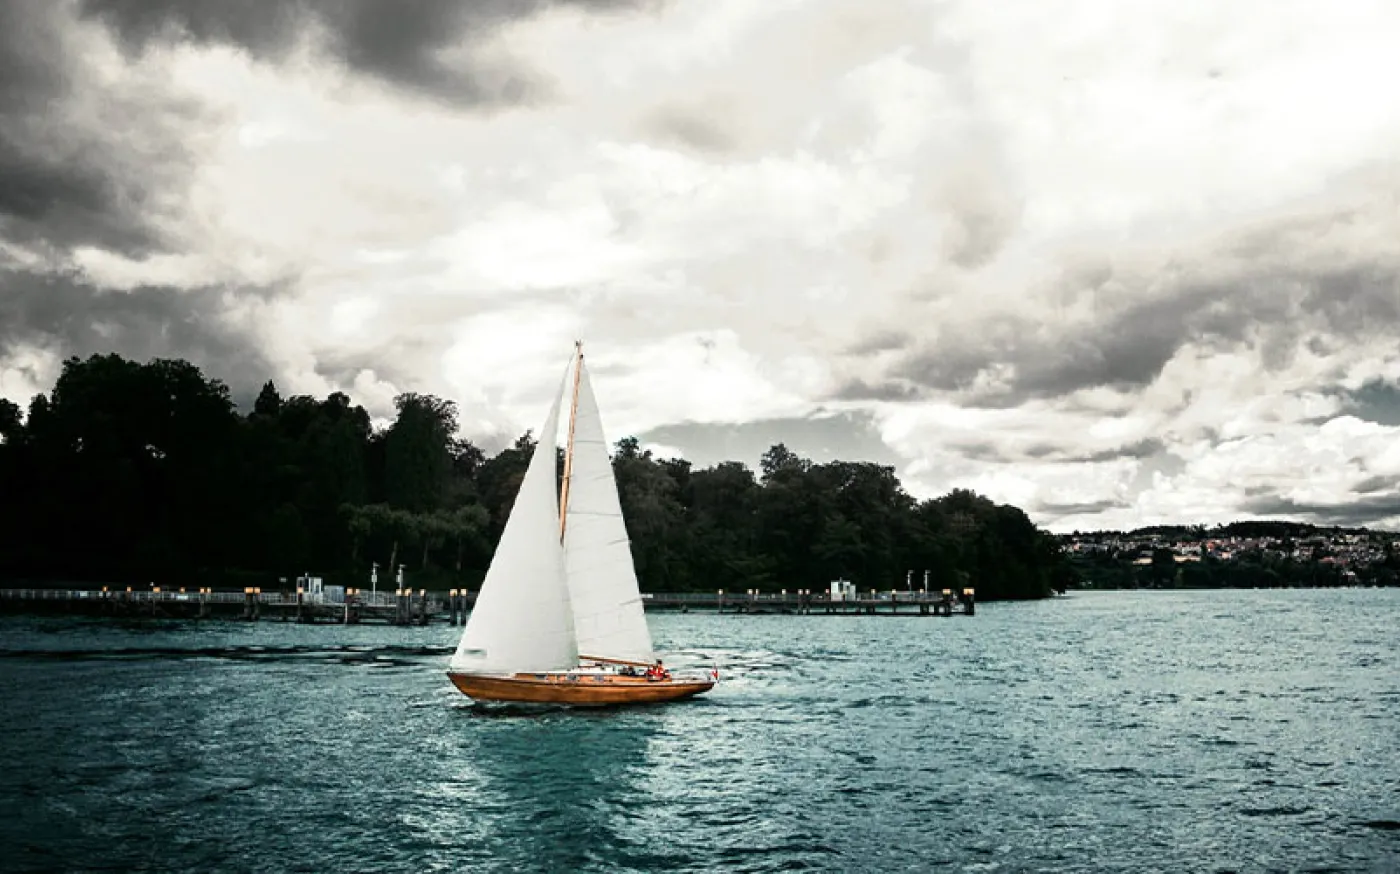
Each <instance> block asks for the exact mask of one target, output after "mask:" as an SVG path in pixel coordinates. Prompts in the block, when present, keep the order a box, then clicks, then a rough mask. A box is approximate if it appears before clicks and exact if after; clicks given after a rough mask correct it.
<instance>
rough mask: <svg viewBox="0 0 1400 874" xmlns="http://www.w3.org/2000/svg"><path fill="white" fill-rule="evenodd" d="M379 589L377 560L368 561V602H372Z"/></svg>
mask: <svg viewBox="0 0 1400 874" xmlns="http://www.w3.org/2000/svg"><path fill="white" fill-rule="evenodd" d="M378 591H379V562H377V561H372V562H370V563H369V602H370V603H371V604H373V603H374V596H375V594H376V593H377V592H378Z"/></svg>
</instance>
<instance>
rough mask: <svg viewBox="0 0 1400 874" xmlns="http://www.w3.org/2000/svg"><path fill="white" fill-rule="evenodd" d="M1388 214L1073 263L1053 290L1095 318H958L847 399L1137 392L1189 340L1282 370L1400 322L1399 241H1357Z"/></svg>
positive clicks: (1013, 400) (1014, 399)
mask: <svg viewBox="0 0 1400 874" xmlns="http://www.w3.org/2000/svg"><path fill="white" fill-rule="evenodd" d="M1381 221H1387V222H1389V223H1392V224H1393V223H1394V217H1393V216H1391V217H1389V218H1386V217H1382V216H1380V214H1379V211H1378V210H1376V209H1374V208H1372V209H1370V210H1369V212H1368V211H1367V210H1364V209H1356V210H1343V211H1335V212H1332V213H1327V214H1323V215H1314V216H1312V217H1311V218H1309V219H1308V220H1306V221H1305V220H1301V219H1296V218H1290V219H1287V220H1284V221H1280V222H1277V223H1275V224H1274V225H1271V226H1268V227H1264V228H1255V229H1251V230H1250V231H1249V232H1247V233H1242V234H1237V235H1235V236H1234V237H1232V238H1229V239H1227V240H1224V241H1222V242H1221V243H1220V244H1218V245H1217V246H1216V247H1214V248H1212V249H1207V250H1202V251H1200V252H1196V253H1187V254H1188V255H1191V256H1193V257H1191V258H1189V259H1187V258H1186V257H1185V256H1180V257H1179V258H1178V259H1176V260H1167V261H1166V262H1165V263H1159V264H1157V265H1156V266H1154V267H1152V268H1144V267H1142V266H1141V265H1133V264H1123V265H1119V264H1116V263H1114V262H1112V261H1104V262H1099V263H1091V264H1087V265H1082V266H1079V267H1076V268H1073V269H1071V270H1068V271H1066V273H1065V274H1064V275H1063V276H1062V277H1061V278H1060V280H1059V281H1058V283H1057V284H1056V286H1055V287H1054V288H1053V292H1054V293H1053V295H1051V297H1052V299H1054V300H1058V301H1062V302H1065V303H1076V304H1078V305H1079V306H1078V307H1077V311H1079V312H1082V311H1085V310H1087V311H1089V312H1091V313H1092V315H1091V316H1090V317H1089V318H1087V319H1086V318H1082V317H1080V318H1077V319H1076V320H1073V321H1071V320H1068V319H1066V320H1065V321H1063V322H1057V321H1055V319H1053V318H1047V317H1045V316H1043V315H1039V314H1037V313H1035V312H1034V310H1035V307H1034V306H1027V307H1026V308H1025V311H1024V312H1011V313H1007V312H1001V313H997V314H992V315H988V316H985V317H983V318H981V319H980V320H977V319H973V320H970V321H967V320H964V321H950V322H949V323H947V324H946V325H942V326H939V327H934V328H932V329H931V330H930V332H929V335H930V340H929V342H928V343H927V344H924V345H922V346H921V347H920V348H914V349H909V350H907V351H906V352H905V353H904V354H903V355H901V356H899V357H898V358H897V359H896V360H895V361H894V362H893V363H892V364H890V365H889V366H888V367H887V368H886V369H885V372H884V374H883V377H881V378H879V379H875V380H868V379H867V380H865V381H857V380H851V381H849V382H847V383H845V384H843V385H842V387H841V388H840V389H839V390H838V396H839V397H840V398H842V399H844V400H862V399H880V400H896V399H901V398H903V399H914V398H918V397H921V396H923V393H921V392H920V389H925V390H928V391H932V392H944V393H954V394H958V395H961V396H962V400H964V401H965V402H966V403H971V404H975V405H979V406H985V407H1013V406H1018V405H1020V404H1022V403H1025V402H1026V401H1028V400H1032V399H1037V398H1059V397H1063V396H1065V395H1068V394H1071V393H1073V392H1076V391H1078V390H1081V389H1086V388H1095V387H1108V388H1113V389H1117V390H1120V391H1133V390H1136V389H1139V388H1141V387H1143V386H1146V385H1150V384H1151V383H1152V382H1154V381H1155V380H1156V379H1157V377H1158V376H1159V375H1160V374H1161V372H1162V369H1163V368H1164V367H1165V366H1166V364H1167V363H1168V362H1169V361H1171V360H1172V358H1173V357H1174V356H1175V355H1176V354H1177V353H1178V351H1179V350H1180V349H1181V348H1182V347H1183V346H1185V345H1187V344H1195V345H1197V346H1200V347H1203V348H1205V349H1207V350H1212V349H1214V350H1226V349H1232V348H1239V347H1241V346H1247V347H1251V348H1254V349H1256V350H1258V352H1259V353H1260V355H1261V359H1262V361H1263V364H1264V366H1265V367H1266V368H1269V369H1275V370H1277V369H1282V368H1285V367H1287V366H1288V365H1289V363H1290V362H1291V361H1292V359H1293V357H1294V356H1295V355H1296V354H1297V352H1298V351H1299V350H1300V349H1312V350H1316V349H1335V348H1338V346H1339V345H1344V344H1346V343H1350V342H1354V341H1357V340H1363V339H1367V338H1374V337H1378V336H1382V335H1384V334H1385V333H1386V332H1389V331H1390V330H1392V326H1393V325H1395V324H1396V323H1397V322H1400V259H1398V258H1397V257H1396V255H1395V253H1394V251H1393V249H1394V246H1393V245H1392V244H1391V243H1389V242H1387V241H1386V240H1384V239H1382V238H1380V237H1377V238H1376V239H1381V242H1380V243H1379V244H1373V245H1372V246H1371V247H1370V248H1369V249H1368V248H1366V247H1363V246H1361V245H1355V244H1354V243H1355V242H1362V241H1365V240H1366V236H1367V235H1366V231H1367V230H1369V229H1367V228H1366V225H1367V224H1368V223H1369V224H1372V225H1374V224H1378V223H1380V222H1381ZM1357 228H1361V229H1362V230H1360V231H1358V230H1356V229H1357ZM1353 237H1354V238H1355V240H1353V239H1352V238H1353ZM1184 263H1189V264H1190V266H1184ZM872 343H874V345H877V346H878V345H879V343H877V342H874V341H872Z"/></svg>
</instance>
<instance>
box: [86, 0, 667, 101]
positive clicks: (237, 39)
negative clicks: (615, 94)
mask: <svg viewBox="0 0 1400 874" xmlns="http://www.w3.org/2000/svg"><path fill="white" fill-rule="evenodd" d="M646 5H652V4H651V3H650V2H649V0H395V2H381V0H288V2H276V0H269V2H265V3H252V2H229V0H82V9H83V12H84V14H85V15H88V16H90V17H92V18H95V19H98V20H101V21H103V22H104V23H106V24H107V25H108V26H109V27H110V28H112V30H113V31H114V32H115V33H117V34H118V35H119V36H120V38H121V40H122V41H123V43H124V44H125V45H126V46H127V47H128V48H129V49H130V50H132V51H142V50H144V49H146V48H147V47H149V46H151V45H152V44H160V43H169V42H177V41H186V40H188V41H193V42H200V43H223V44H228V45H234V46H239V47H241V48H244V49H246V50H248V51H250V52H252V53H254V54H256V55H259V56H266V57H272V58H280V57H282V56H284V55H285V54H286V53H287V52H288V51H289V50H291V49H292V48H294V47H296V46H297V45H298V44H299V43H300V42H301V41H302V40H304V39H305V38H307V37H308V36H311V37H313V38H315V39H316V40H317V42H318V43H319V47H320V48H321V49H322V50H324V51H325V52H326V53H328V54H329V55H330V56H332V57H334V58H336V59H337V60H339V61H341V62H342V63H344V64H345V65H346V66H347V67H348V68H350V69H351V70H354V71H356V72H359V73H363V74H365V75H368V76H372V77H374V78H377V79H380V80H381V81H384V82H387V83H389V84H391V85H394V86H396V87H399V88H403V89H405V90H407V91H411V92H416V93H421V94H426V95H429V96H432V97H435V98H438V99H442V100H445V101H448V102H451V103H456V104H471V105H503V104H514V103H519V102H521V101H524V100H528V99H530V98H532V97H534V96H537V92H538V91H539V90H540V88H541V87H543V86H542V84H541V83H540V82H539V80H538V78H537V77H536V76H535V75H534V74H533V73H532V72H531V71H529V70H527V69H524V68H522V67H519V66H518V65H514V64H512V63H509V62H506V61H505V60H503V59H500V58H493V59H489V60H488V59H485V58H481V57H472V58H469V59H464V60H461V61H460V62H459V61H457V60H454V59H449V58H448V57H447V55H448V53H450V52H451V51H452V50H454V49H457V48H459V47H461V46H464V45H466V46H470V45H473V44H479V43H480V42H481V41H482V40H483V38H485V37H487V36H489V35H491V34H494V33H495V32H497V31H498V30H499V29H500V27H501V26H502V25H505V24H508V23H510V22H513V21H518V20H521V19H525V18H529V17H531V16H533V15H536V14H538V13H539V12H541V11H543V10H545V9H547V8H550V7H556V6H564V7H578V8H584V9H593V10H598V11H606V10H614V9H636V8H638V7H640V6H646Z"/></svg>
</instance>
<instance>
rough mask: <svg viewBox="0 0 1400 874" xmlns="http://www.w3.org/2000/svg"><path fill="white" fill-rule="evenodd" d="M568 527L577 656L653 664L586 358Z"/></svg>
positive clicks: (568, 566) (568, 569)
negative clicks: (632, 660)
mask: <svg viewBox="0 0 1400 874" xmlns="http://www.w3.org/2000/svg"><path fill="white" fill-rule="evenodd" d="M578 368H579V373H578V408H577V412H576V414H575V421H574V432H573V460H572V462H571V465H572V467H571V469H570V477H569V493H568V495H569V496H568V504H567V507H566V508H565V509H566V513H565V523H564V525H565V527H564V564H565V576H566V579H567V580H568V588H569V599H570V602H571V603H572V606H573V619H574V634H575V636H576V638H577V642H578V652H580V653H582V654H584V655H585V656H590V655H591V656H605V657H609V658H625V659H635V660H638V661H647V662H649V661H651V660H652V658H653V653H652V644H651V632H650V631H649V630H648V629H647V621H646V615H645V613H644V612H643V610H642V598H641V593H640V591H639V590H638V587H637V574H636V570H635V569H634V568H633V565H632V550H631V546H630V544H629V543H628V540H627V527H626V525H625V524H624V522H623V518H622V507H621V505H620V504H619V502H618V496H617V481H616V479H614V477H613V468H612V461H611V459H610V458H609V455H608V443H607V440H606V439H605V437H604V436H603V422H602V417H601V416H600V415H599V412H598V402H597V400H596V399H595V398H594V397H593V387H592V385H591V384H590V382H589V379H588V370H587V368H586V367H584V364H583V358H582V356H580V357H579V361H578Z"/></svg>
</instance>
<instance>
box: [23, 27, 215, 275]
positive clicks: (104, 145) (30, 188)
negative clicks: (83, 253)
mask: <svg viewBox="0 0 1400 874" xmlns="http://www.w3.org/2000/svg"><path fill="white" fill-rule="evenodd" d="M61 12H62V7H61V6H60V4H57V3H23V2H16V3H0V240H3V241H8V242H10V243H12V244H19V245H22V246H24V247H26V248H30V249H32V250H36V251H40V252H45V253H50V254H51V253H55V252H62V251H64V250H66V249H67V248H69V247H71V246H76V245H84V244H91V245H97V246H101V247H103V248H106V249H110V250H114V251H120V252H123V253H126V254H128V255H141V254H145V253H148V252H151V251H154V250H157V249H160V248H162V246H161V234H160V232H159V230H158V225H159V222H160V220H161V219H162V218H164V217H166V216H165V211H166V204H168V203H169V200H170V197H169V195H170V193H171V192H172V191H178V190H179V188H180V186H181V185H182V184H183V182H184V180H185V178H186V175H187V173H188V172H189V169H190V167H191V166H192V161H191V158H190V156H189V154H188V153H187V152H186V151H185V149H184V148H183V146H182V145H181V142H182V137H181V136H180V135H179V133H180V131H181V130H182V129H183V128H185V127H186V126H188V125H190V124H193V123H196V122H197V120H198V118H199V116H200V111H199V110H198V109H197V108H196V107H195V106H194V105H193V104H190V103H188V102H185V101H180V100H176V99H173V98H170V97H168V96H165V95H163V94H161V93H158V92H155V91H151V90H147V89H134V88H124V87H122V86H120V85H116V86H110V85H99V84H97V82H96V80H95V78H94V77H93V76H92V74H91V71H90V69H89V68H88V66H87V65H86V62H85V60H84V59H83V58H82V57H81V53H80V52H79V51H78V49H76V48H75V47H74V46H73V45H72V44H71V42H70V39H69V36H68V35H67V34H66V33H65V30H64V21H63V20H62V19H61V17H60V13H61ZM75 101H81V102H82V104H83V105H82V107H81V109H79V108H77V107H76V106H75V105H74V104H75Z"/></svg>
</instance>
